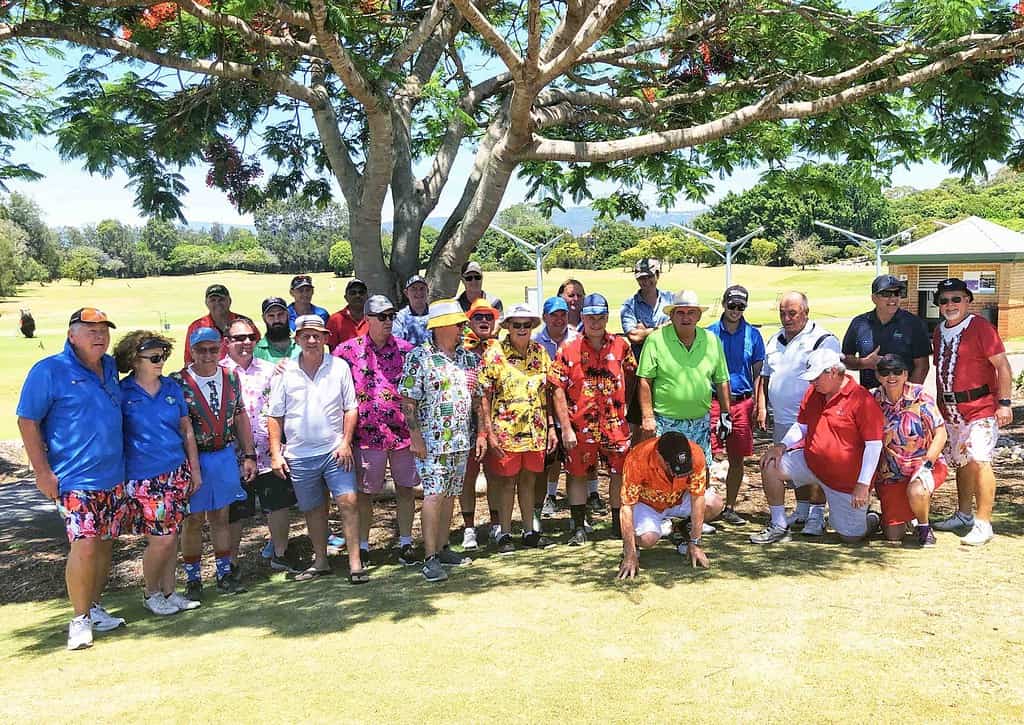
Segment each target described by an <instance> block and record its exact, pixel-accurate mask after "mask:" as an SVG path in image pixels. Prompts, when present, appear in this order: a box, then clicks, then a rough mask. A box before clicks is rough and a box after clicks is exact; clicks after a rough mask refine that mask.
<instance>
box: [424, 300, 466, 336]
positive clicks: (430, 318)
mask: <svg viewBox="0 0 1024 725" xmlns="http://www.w3.org/2000/svg"><path fill="white" fill-rule="evenodd" d="M466 320H467V318H466V313H465V312H463V311H462V306H461V305H460V304H459V302H458V300H452V299H447V300H437V301H435V302H431V303H430V307H428V308H427V329H428V330H433V329H435V328H437V327H446V326H448V325H461V324H463V323H464V322H466Z"/></svg>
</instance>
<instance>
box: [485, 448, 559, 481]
mask: <svg viewBox="0 0 1024 725" xmlns="http://www.w3.org/2000/svg"><path fill="white" fill-rule="evenodd" d="M524 468H525V469H526V470H527V471H531V472H533V473H543V472H544V451H522V452H520V453H509V452H506V453H505V455H504V456H502V457H501V458H498V457H497V456H495V455H493V454H492V453H491V452H490V451H488V452H487V455H486V456H484V469H485V470H486V471H487V473H488V474H489V475H491V476H502V477H504V478H511V477H512V476H517V475H519V472H520V471H522V470H523V469H524Z"/></svg>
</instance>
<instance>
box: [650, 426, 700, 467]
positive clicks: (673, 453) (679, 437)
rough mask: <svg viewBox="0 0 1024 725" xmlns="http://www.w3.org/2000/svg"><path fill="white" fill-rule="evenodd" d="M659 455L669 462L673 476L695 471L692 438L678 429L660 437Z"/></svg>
mask: <svg viewBox="0 0 1024 725" xmlns="http://www.w3.org/2000/svg"><path fill="white" fill-rule="evenodd" d="M658 455H659V456H661V457H662V458H663V459H664V460H665V463H667V464H668V470H669V471H671V472H672V475H673V476H688V475H690V474H691V473H693V453H692V452H691V451H690V439H689V438H687V437H686V436H685V435H683V434H682V433H679V432H678V431H669V432H668V433H665V434H664V435H663V436H661V438H659V439H658Z"/></svg>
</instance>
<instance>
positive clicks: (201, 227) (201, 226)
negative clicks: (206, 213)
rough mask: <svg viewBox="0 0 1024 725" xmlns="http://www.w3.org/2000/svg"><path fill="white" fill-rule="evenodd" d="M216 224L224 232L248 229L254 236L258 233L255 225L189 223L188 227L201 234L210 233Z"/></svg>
mask: <svg viewBox="0 0 1024 725" xmlns="http://www.w3.org/2000/svg"><path fill="white" fill-rule="evenodd" d="M214 224H220V228H221V229H223V230H224V231H228V230H230V229H246V230H248V231H250V232H252V233H253V234H255V233H256V226H255V225H253V224H225V223H224V222H189V223H188V224H187V225H186V226H187V227H188V228H189V229H194V230H196V231H199V232H208V231H210V227H212V226H213V225H214Z"/></svg>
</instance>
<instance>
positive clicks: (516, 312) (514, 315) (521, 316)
mask: <svg viewBox="0 0 1024 725" xmlns="http://www.w3.org/2000/svg"><path fill="white" fill-rule="evenodd" d="M512 320H530V321H531V322H532V323H533V327H539V326H540V324H541V322H543V320H541V318H540V315H538V314H537V311H536V310H535V309H533V307H531V306H530V305H528V304H526V303H525V302H520V303H519V304H516V305H512V309H511V310H509V311H508V312H506V313H505V317H503V318H502V320H501V326H502V327H504V328H506V329H507V328H508V323H509V322H511V321H512Z"/></svg>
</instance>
